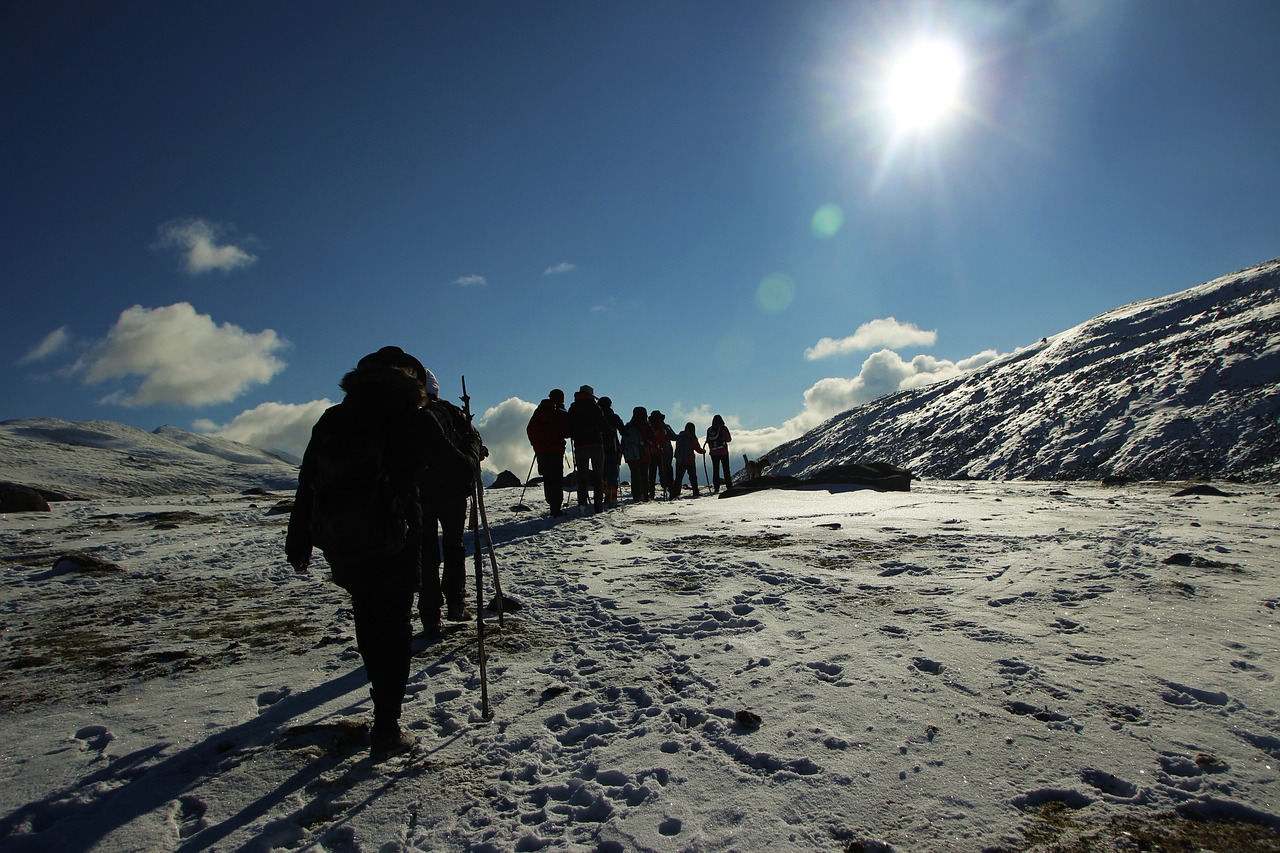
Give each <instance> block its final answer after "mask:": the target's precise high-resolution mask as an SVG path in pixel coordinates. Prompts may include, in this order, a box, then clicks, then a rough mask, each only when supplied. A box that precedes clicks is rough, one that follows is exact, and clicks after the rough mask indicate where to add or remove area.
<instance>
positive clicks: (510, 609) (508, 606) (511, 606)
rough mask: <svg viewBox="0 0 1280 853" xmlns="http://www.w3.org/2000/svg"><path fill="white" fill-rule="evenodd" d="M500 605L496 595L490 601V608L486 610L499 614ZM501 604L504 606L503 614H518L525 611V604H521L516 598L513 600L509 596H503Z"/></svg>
mask: <svg viewBox="0 0 1280 853" xmlns="http://www.w3.org/2000/svg"><path fill="white" fill-rule="evenodd" d="M498 604H499V601H498V596H496V595H495V596H494V597H493V598H492V599H491V600H490V601H489V606H488V607H486V608H485V610H488V611H489V612H490V613H497V612H498ZM501 604H502V612H503V613H516V612H518V611H520V610H524V605H523V604H521V603H520V602H518V601H516V600H515V599H514V598H511V597H510V596H507V595H504V596H502V601H501Z"/></svg>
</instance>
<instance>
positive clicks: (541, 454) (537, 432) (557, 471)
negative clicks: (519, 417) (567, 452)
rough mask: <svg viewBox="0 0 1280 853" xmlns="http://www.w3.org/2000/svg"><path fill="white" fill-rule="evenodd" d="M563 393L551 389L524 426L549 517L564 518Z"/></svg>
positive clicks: (564, 414)
mask: <svg viewBox="0 0 1280 853" xmlns="http://www.w3.org/2000/svg"><path fill="white" fill-rule="evenodd" d="M566 414H567V413H566V412H565V410H564V392H563V391H561V390H560V389H559V388H552V389H551V393H550V394H548V395H547V397H546V399H544V400H543V401H542V402H541V403H539V404H538V408H537V409H535V410H534V413H533V417H531V418H529V424H528V426H526V427H525V430H524V431H525V434H526V435H527V436H529V443H530V444H532V445H533V453H534V458H536V459H537V460H538V473H539V474H541V475H542V493H543V494H544V495H545V496H546V498H547V506H548V507H549V508H550V509H551V514H552V515H557V516H558V515H564V510H563V509H561V507H562V506H563V505H564V440H565V426H564V419H565V416H566Z"/></svg>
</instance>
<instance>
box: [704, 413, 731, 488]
mask: <svg viewBox="0 0 1280 853" xmlns="http://www.w3.org/2000/svg"><path fill="white" fill-rule="evenodd" d="M731 441H733V439H732V438H731V437H730V435H729V428H728V427H727V426H725V425H724V418H722V417H720V416H719V415H716V416H715V417H714V418H712V419H711V426H709V427H707V452H708V453H709V454H710V456H711V481H712V483H713V484H714V488H715V491H717V492H718V491H720V474H721V469H723V471H724V487H725V488H726V489H732V488H733V478H732V477H731V476H730V475H729V442H731Z"/></svg>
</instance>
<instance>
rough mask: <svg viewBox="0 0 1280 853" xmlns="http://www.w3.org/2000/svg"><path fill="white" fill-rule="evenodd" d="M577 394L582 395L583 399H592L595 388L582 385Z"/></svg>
mask: <svg viewBox="0 0 1280 853" xmlns="http://www.w3.org/2000/svg"><path fill="white" fill-rule="evenodd" d="M578 396H580V397H582V398H583V399H584V400H585V399H591V400H594V399H595V396H596V389H594V388H592V387H591V386H590V385H583V386H582V387H581V388H579V389H578Z"/></svg>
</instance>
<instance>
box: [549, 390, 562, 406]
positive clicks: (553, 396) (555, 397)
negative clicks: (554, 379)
mask: <svg viewBox="0 0 1280 853" xmlns="http://www.w3.org/2000/svg"><path fill="white" fill-rule="evenodd" d="M547 399H549V400H550V401H551V402H553V403H563V402H564V392H563V391H561V390H560V389H559V388H552V389H551V393H549V394H548V395H547Z"/></svg>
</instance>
